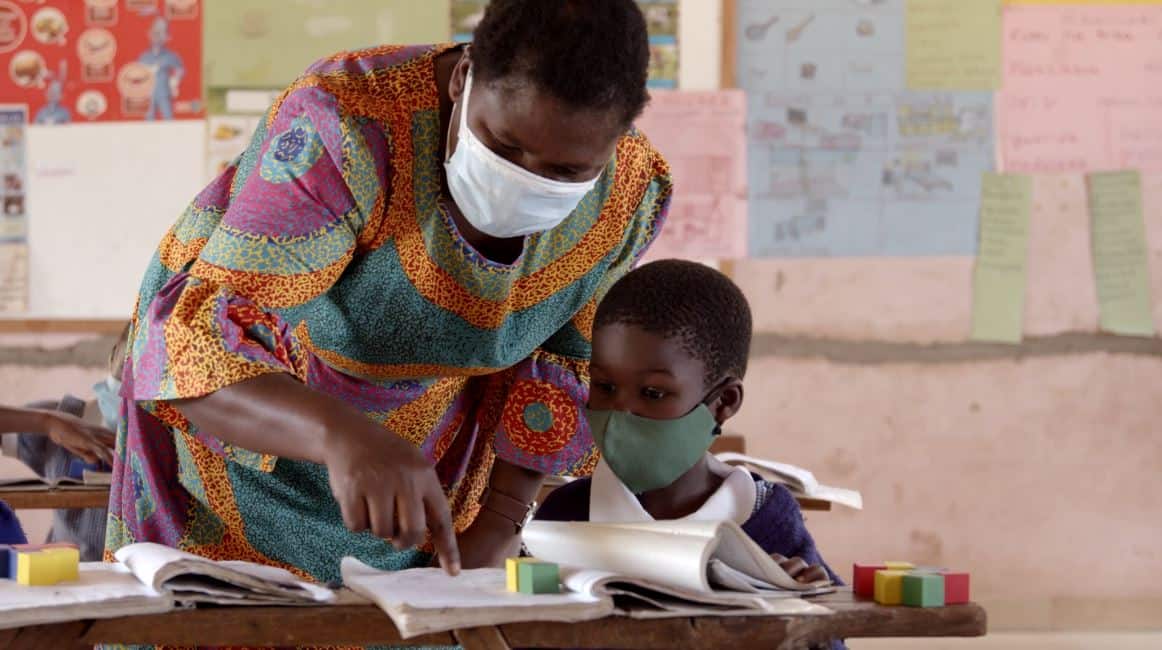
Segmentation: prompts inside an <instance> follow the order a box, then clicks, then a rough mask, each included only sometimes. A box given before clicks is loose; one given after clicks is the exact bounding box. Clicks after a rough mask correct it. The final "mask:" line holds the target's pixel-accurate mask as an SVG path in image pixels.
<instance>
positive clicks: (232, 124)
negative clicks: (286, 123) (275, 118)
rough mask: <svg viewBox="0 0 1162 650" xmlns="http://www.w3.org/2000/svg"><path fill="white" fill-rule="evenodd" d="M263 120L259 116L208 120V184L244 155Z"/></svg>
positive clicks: (211, 118)
mask: <svg viewBox="0 0 1162 650" xmlns="http://www.w3.org/2000/svg"><path fill="white" fill-rule="evenodd" d="M262 119H263V118H262V117H261V116H258V115H211V116H210V117H209V119H207V120H206V129H207V133H208V137H207V138H206V140H207V144H206V182H209V181H211V180H213V179H215V178H217V177H218V176H219V175H220V174H221V173H222V172H224V171H226V169H227V168H228V167H229V166H230V165H231V164H233V163H234V161H235V160H236V159H237V158H238V156H240V155H242V152H243V151H245V150H246V147H247V145H249V144H250V140H251V137H252V136H253V135H254V131H255V130H256V129H257V128H258V123H259V122H260V121H261V120H262Z"/></svg>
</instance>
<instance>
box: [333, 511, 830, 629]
mask: <svg viewBox="0 0 1162 650" xmlns="http://www.w3.org/2000/svg"><path fill="white" fill-rule="evenodd" d="M524 540H525V544H526V546H527V547H528V548H529V550H530V551H531V552H532V554H533V555H534V556H536V557H537V558H538V559H541V560H545V561H548V562H555V563H557V564H560V565H561V577H562V582H563V583H564V586H565V588H566V589H565V593H562V594H560V595H536V596H532V595H525V594H514V593H509V592H508V591H506V588H505V581H504V572H503V571H499V570H492V569H484V570H477V571H465V572H463V573H462V574H461V575H460V576H458V577H455V578H452V577H448V576H447V575H445V574H444V573H443V572H442V571H440V570H438V569H416V570H412V571H400V572H394V573H392V572H382V571H377V570H375V569H371V568H369V567H367V566H366V565H364V564H362V563H360V562H358V561H357V560H355V559H353V558H346V559H344V560H343V565H342V572H343V582H344V583H345V584H346V586H347V587H348V588H350V589H351V590H353V591H355V592H357V593H359V594H360V595H363V596H365V597H367V598H369V599H370V600H372V601H373V602H375V603H376V604H377V605H378V606H379V607H380V608H381V609H383V610H384V611H385V612H386V613H387V614H388V616H390V617H391V619H392V621H393V622H394V623H395V625H396V627H397V628H398V629H399V631H400V634H402V635H403V636H404V638H411V637H414V636H418V635H422V634H430V633H433V632H441V631H447V630H452V629H457V628H464V627H476V626H483V625H501V624H505V623H515V622H525V621H565V622H577V621H583V620H592V619H596V618H602V617H605V616H608V615H610V614H620V615H623V616H631V617H635V618H662V617H682V616H762V615H805V614H828V613H830V610H828V609H826V608H824V607H820V606H818V605H812V604H810V603H808V602H807V601H804V600H802V599H800V598H798V596H803V595H808V594H817V593H824V592H828V591H832V590H833V587H831V585H830V583H827V582H820V583H815V584H809V585H805V584H801V583H798V582H796V581H795V580H794V579H792V578H791V577H790V576H789V575H787V573H786V572H785V571H783V570H782V569H781V568H780V567H779V565H778V564H776V563H775V562H774V561H773V560H771V558H770V557H769V556H768V555H767V554H766V553H764V552H763V551H762V549H761V548H759V547H758V546H757V545H756V544H755V543H754V542H753V541H751V540H750V538H749V537H747V536H746V534H745V533H744V532H742V529H740V528H739V527H738V526H737V525H735V524H733V523H729V522H725V523H713V522H651V523H645V524H591V523H563V522H532V523H530V524H529V525H528V526H527V527H526V528H525V530H524Z"/></svg>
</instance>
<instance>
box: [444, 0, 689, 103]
mask: <svg viewBox="0 0 1162 650" xmlns="http://www.w3.org/2000/svg"><path fill="white" fill-rule="evenodd" d="M486 6H488V0H452V3H451V7H450V11H451V17H452V40H454V41H456V42H458V43H467V42H470V41H471V40H472V32H473V30H475V29H476V25H478V24H480V21H481V19H483V18H484V8H485V7H486ZM638 6H640V7H641V10H642V14H643V15H644V16H645V19H646V28H647V29H648V30H649V34H650V69H649V86H650V87H651V88H677V87H678V61H679V51H678V19H679V18H678V16H679V10H678V0H638Z"/></svg>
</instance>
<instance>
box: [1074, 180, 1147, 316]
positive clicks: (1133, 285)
mask: <svg viewBox="0 0 1162 650" xmlns="http://www.w3.org/2000/svg"><path fill="white" fill-rule="evenodd" d="M1086 184H1087V186H1088V190H1089V214H1090V223H1091V231H1090V232H1091V235H1090V236H1091V237H1092V245H1093V270H1094V277H1095V280H1096V283H1097V300H1098V305H1099V307H1100V310H1101V328H1102V330H1104V331H1106V332H1110V333H1113V334H1123V335H1127V336H1147V337H1149V336H1154V331H1155V330H1154V320H1153V314H1152V313H1151V311H1152V308H1151V292H1150V250H1149V246H1148V245H1147V244H1146V230H1145V226H1144V223H1143V221H1142V212H1143V210H1142V175H1141V173H1139V172H1137V171H1123V172H1101V173H1094V174H1090V175H1089V176H1088V177H1087V178H1086Z"/></svg>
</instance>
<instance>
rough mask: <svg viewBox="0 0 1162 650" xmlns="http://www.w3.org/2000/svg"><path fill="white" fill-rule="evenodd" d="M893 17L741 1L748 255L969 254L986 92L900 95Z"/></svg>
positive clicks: (815, 0) (839, 5)
mask: <svg viewBox="0 0 1162 650" xmlns="http://www.w3.org/2000/svg"><path fill="white" fill-rule="evenodd" d="M904 9H905V3H904V2H903V0H883V1H882V2H870V3H855V2H850V1H849V0H741V1H740V3H739V19H740V26H739V27H740V29H739V34H740V37H739V63H738V70H739V81H740V84H741V85H742V86H743V87H744V88H745V89H746V90H747V91H748V100H749V106H748V107H747V124H748V127H747V128H748V140H749V157H748V158H749V183H748V185H749V194H750V200H749V211H750V219H749V229H750V254H751V255H754V256H759V257H769V256H821V257H826V256H865V255H896V256H912V255H917V256H918V255H965V254H973V253H975V251H976V245H977V224H978V216H979V205H980V196H981V178H982V173H983V172H987V171H991V170H992V169H993V158H994V154H993V137H994V136H993V97H992V95H991V94H989V93H985V92H951V91H916V90H908V89H907V88H906V86H907V84H906V75H905V71H906V48H905V16H904Z"/></svg>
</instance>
